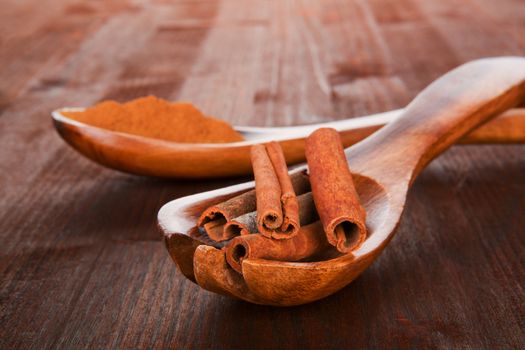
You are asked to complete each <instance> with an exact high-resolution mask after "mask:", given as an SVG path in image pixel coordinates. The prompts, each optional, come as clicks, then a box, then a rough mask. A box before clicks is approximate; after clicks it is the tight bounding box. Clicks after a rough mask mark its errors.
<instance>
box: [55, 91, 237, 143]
mask: <svg viewBox="0 0 525 350" xmlns="http://www.w3.org/2000/svg"><path fill="white" fill-rule="evenodd" d="M62 114H63V115H65V116H66V117H68V118H71V119H74V120H77V121H79V122H82V123H85V124H89V125H93V126H96V127H99V128H103V129H108V130H112V131H118V132H124V133H128V134H134V135H139V136H145V137H151V138H156V139H161V140H166V141H174V142H181V143H225V142H236V141H242V140H244V139H243V137H242V136H241V134H239V133H238V132H236V131H235V130H234V129H233V128H232V127H231V126H230V125H229V124H228V123H226V122H224V121H222V120H219V119H216V118H213V117H208V116H205V115H204V114H202V113H201V112H200V111H199V110H198V109H197V108H195V107H194V106H193V105H192V104H190V103H185V102H176V103H171V102H168V101H165V100H162V99H160V98H157V97H154V96H147V97H142V98H139V99H136V100H133V101H129V102H127V103H124V104H120V103H118V102H115V101H104V102H101V103H99V104H97V105H95V106H94V107H90V108H88V109H86V110H85V111H83V112H62Z"/></svg>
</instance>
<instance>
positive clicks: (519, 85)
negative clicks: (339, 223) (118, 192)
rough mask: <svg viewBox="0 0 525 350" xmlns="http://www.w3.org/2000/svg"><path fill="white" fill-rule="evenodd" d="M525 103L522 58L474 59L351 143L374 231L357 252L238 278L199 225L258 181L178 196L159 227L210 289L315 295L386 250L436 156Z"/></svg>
mask: <svg viewBox="0 0 525 350" xmlns="http://www.w3.org/2000/svg"><path fill="white" fill-rule="evenodd" d="M524 100H525V59H523V58H516V57H505V58H493V59H482V60H477V61H473V62H470V63H467V64H464V65H462V66H460V67H458V68H456V69H454V70H453V71H451V72H449V73H447V74H446V75H444V76H443V77H441V78H440V79H438V80H436V81H435V82H434V83H432V84H431V85H430V86H428V87H427V88H426V89H425V90H423V91H422V92H421V93H420V94H419V95H418V96H417V97H416V98H415V99H414V100H413V101H412V102H411V103H410V104H409V105H408V106H407V108H406V109H405V111H404V112H403V115H402V116H401V117H399V118H398V119H396V120H395V121H393V122H391V123H389V124H388V125H387V126H385V127H384V128H382V129H381V130H379V131H378V132H376V133H374V134H373V135H372V136H370V137H368V138H367V139H366V140H364V141H362V142H360V143H358V144H356V145H354V146H352V147H350V148H349V149H347V150H346V151H345V153H346V157H347V159H348V162H349V164H350V167H351V169H352V172H353V175H354V179H355V185H356V189H357V192H358V194H359V197H360V199H361V201H362V204H363V206H364V207H365V209H366V211H367V222H366V225H367V228H368V231H369V234H368V237H367V239H366V240H365V242H364V244H363V245H362V246H361V247H359V248H358V249H357V250H355V251H353V252H351V253H348V254H345V255H341V256H338V257H334V258H331V259H327V260H324V261H315V262H282V261H270V260H264V259H245V260H243V261H242V275H241V274H239V273H237V272H235V271H234V270H233V269H232V268H230V267H229V266H228V265H227V263H226V261H225V258H224V253H223V252H222V251H221V250H219V249H218V248H220V246H218V245H214V244H213V243H212V242H210V241H209V240H208V239H207V237H206V236H205V235H203V234H201V233H200V231H199V230H198V228H196V227H195V222H196V220H197V217H198V216H199V214H200V213H201V212H202V211H203V210H204V209H205V208H206V207H208V206H210V205H213V204H216V203H219V202H222V201H224V200H226V199H228V198H230V197H232V196H234V195H237V194H239V193H241V192H243V191H246V190H249V189H251V188H253V187H254V183H253V182H249V183H245V184H240V185H235V186H230V187H227V188H224V189H218V190H215V191H210V192H205V193H200V194H195V195H192V196H189V197H184V198H180V199H177V200H175V201H172V202H170V203H168V204H166V205H165V206H164V207H162V208H161V210H160V211H159V214H158V222H159V227H160V228H161V230H162V231H163V232H164V235H165V240H166V245H167V248H168V250H169V252H170V254H171V256H172V257H173V260H174V261H175V263H176V264H177V265H178V266H179V268H180V270H181V271H182V273H183V274H184V275H185V276H186V277H188V278H189V279H191V280H192V281H194V282H197V283H198V284H199V285H200V286H201V287H203V288H205V289H208V290H210V291H213V292H216V293H220V294H224V295H229V296H233V297H237V298H240V299H244V300H247V301H250V302H253V303H258V304H267V305H280V306H290V305H299V304H304V303H308V302H311V301H314V300H318V299H320V298H323V297H326V296H328V295H330V294H332V293H334V292H336V291H337V290H339V289H341V288H343V287H344V286H346V285H347V284H348V283H350V282H351V281H352V280H354V279H355V278H356V277H357V276H358V275H359V274H360V273H361V272H363V271H364V270H365V269H366V268H367V267H368V266H369V265H370V264H371V263H372V262H373V261H374V260H375V258H376V257H377V256H378V255H379V254H380V253H381V252H382V250H383V249H384V248H385V246H386V245H387V244H388V242H389V241H390V240H391V239H392V237H393V235H394V233H395V231H396V228H397V226H398V224H399V220H400V218H401V215H402V213H403V209H404V205H405V201H406V195H407V192H408V190H409V188H410V185H411V184H412V182H413V181H414V179H415V178H416V177H417V175H418V174H419V173H420V172H421V171H422V170H423V169H424V168H425V166H426V165H427V164H428V163H429V162H430V161H431V160H432V159H434V158H435V157H437V156H438V155H439V154H441V153H442V152H444V151H445V150H446V149H447V148H448V147H450V146H451V145H452V144H453V143H454V142H455V141H457V140H458V139H460V138H461V137H462V136H463V135H465V134H467V133H468V132H469V131H471V130H473V129H474V128H476V126H478V125H480V124H482V123H483V122H485V121H487V120H489V119H491V118H493V117H494V116H496V115H498V114H500V113H502V112H503V111H505V110H507V109H509V108H511V107H514V106H516V105H518V104H519V103H520V102H522V101H524ZM305 168H306V167H302V168H301V169H298V170H303V169H305Z"/></svg>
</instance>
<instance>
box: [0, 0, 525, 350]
mask: <svg viewBox="0 0 525 350" xmlns="http://www.w3.org/2000/svg"><path fill="white" fill-rule="evenodd" d="M252 4H253V3H252V2H250V1H237V0H228V1H209V2H208V1H199V2H190V1H185V2H177V3H171V2H166V1H160V0H159V1H152V2H131V1H129V2H128V1H127V0H120V1H99V2H94V1H93V2H79V1H58V0H46V1H39V2H37V1H35V0H27V1H14V0H7V1H4V2H3V3H2V6H1V7H0V16H1V17H2V23H3V25H2V26H1V27H0V38H1V41H0V43H1V46H2V50H0V63H1V67H2V69H1V70H0V75H1V77H2V79H0V110H1V113H2V114H1V117H0V169H1V171H0V186H1V189H2V196H1V199H0V208H1V211H0V215H1V216H2V220H1V221H0V226H1V228H0V235H1V236H0V237H1V242H0V250H1V264H0V269H1V270H0V271H1V286H0V293H1V298H0V303H1V305H0V320H1V322H2V327H0V347H1V348H8V349H10V348H39V349H42V348H68V349H71V348H88V347H89V348H106V347H111V348H117V347H119V348H145V347H157V348H180V349H184V348H241V347H246V346H248V345H251V346H252V347H253V348H261V349H268V348H333V349H340V348H359V349H365V348H452V349H461V348H473V349H480V348H486V349H494V348H503V349H516V348H518V349H519V348H523V347H525V334H524V329H525V326H524V321H523V314H525V307H524V305H523V299H524V298H525V294H524V292H523V290H524V289H525V288H524V287H525V286H524V282H523V281H524V280H525V270H524V266H525V264H524V261H525V255H524V254H525V249H524V248H525V246H524V244H525V243H524V239H523V232H524V231H523V227H525V221H524V215H523V213H524V212H525V186H524V176H523V174H524V172H525V148H524V147H523V146H521V145H505V146H494V145H491V146H464V147H463V146H462V147H452V148H451V149H450V150H448V151H446V152H445V153H444V154H443V155H441V156H440V157H439V158H437V159H436V160H435V161H433V162H432V163H430V164H429V166H428V167H427V168H426V169H425V170H424V171H423V172H422V173H421V174H420V175H419V177H418V178H417V180H416V181H415V182H414V184H413V187H412V189H411V190H410V191H409V193H408V198H407V202H406V208H405V213H404V215H403V218H402V220H401V222H400V225H399V231H398V232H397V234H396V236H395V237H394V238H393V239H392V241H391V242H390V243H389V245H388V247H387V248H386V249H385V250H384V252H383V253H382V254H381V256H380V257H379V258H378V259H377V260H376V261H375V262H374V263H373V264H372V265H371V266H370V267H369V268H368V269H367V270H366V271H365V272H364V273H363V274H362V275H361V276H360V277H359V278H357V279H356V280H355V281H354V282H352V284H350V285H349V286H348V287H346V288H344V289H342V290H341V291H340V292H338V293H336V294H334V295H333V296H331V297H329V298H326V299H323V300H321V301H319V302H315V303H312V304H308V305H305V306H300V307H294V308H286V309H281V308H273V307H262V306H254V305H251V304H248V303H245V302H242V301H236V300H233V299H231V298H227V297H222V296H218V295H216V294H213V293H209V292H206V291H203V290H201V289H200V288H199V287H198V286H196V285H195V284H193V283H192V282H190V281H188V280H187V279H186V278H184V277H183V275H182V274H180V273H179V272H178V271H177V269H176V268H175V267H174V266H173V263H172V261H171V258H170V257H169V256H168V254H167V253H166V249H165V248H164V245H163V242H162V239H161V235H160V234H159V232H158V231H157V228H156V214H157V211H158V210H159V208H160V207H161V206H162V205H163V204H165V203H166V202H168V201H170V200H173V199H176V198H179V197H182V196H186V195H190V194H193V193H197V192H201V191H205V190H212V189H215V188H219V187H224V186H227V185H230V184H234V183H238V182H242V181H247V180H249V179H248V178H242V179H231V180H223V181H164V180H155V179H148V178H143V177H136V176H130V175H125V174H122V173H118V172H115V171H111V170H108V169H105V168H103V167H100V166H98V165H96V164H94V163H93V162H90V161H88V160H86V159H84V158H82V157H79V155H78V154H77V153H76V152H75V151H73V150H72V149H71V148H69V147H68V146H66V145H65V144H64V142H63V141H62V140H61V139H60V138H59V137H58V136H57V135H56V132H55V131H54V129H53V126H52V125H51V122H50V118H49V113H50V112H51V111H52V110H55V109H57V108H60V107H62V106H88V105H91V104H93V103H95V102H97V101H99V100H101V99H104V98H115V99H118V100H120V101H124V100H128V99H132V98H136V97H139V96H142V95H145V94H156V95H158V96H160V97H163V98H167V99H172V100H176V99H183V100H190V101H192V102H193V103H195V104H196V105H198V106H199V107H201V108H202V109H203V110H204V111H205V112H206V113H209V114H212V115H217V116H221V117H224V118H226V119H228V120H229V121H230V122H231V123H233V124H236V125H259V126H275V125H294V124H296V125H297V124H305V123H313V122H314V123H315V122H322V121H329V120H335V119H344V118H347V117H352V116H360V115H368V114H373V113H378V112H382V111H385V110H391V109H396V108H401V107H404V106H405V105H406V104H407V103H408V102H409V101H410V100H411V99H412V98H413V97H414V96H415V95H416V94H417V93H418V92H419V91H420V90H421V89H422V88H424V87H425V86H426V85H428V83H430V82H431V81H432V80H434V79H435V78H437V77H438V76H440V75H442V74H444V73H445V72H446V71H448V70H449V69H451V68H453V67H454V66H457V65H458V64H460V63H463V62H466V61H469V60H472V59H475V58H479V57H486V56H495V55H498V56H500V55H525V41H524V39H523V31H524V30H525V25H524V23H525V3H523V2H522V1H518V0H504V1H494V0H480V1H475V2H474V1H468V2H463V1H462V2H459V1H453V0H443V1H430V0H423V1H408V0H401V1H386V0H374V1H360V0H352V1H335V0H328V1H294V2H292V1H266V2H261V3H260V4H259V5H258V6H253V5H252ZM36 8H38V10H35V9H36Z"/></svg>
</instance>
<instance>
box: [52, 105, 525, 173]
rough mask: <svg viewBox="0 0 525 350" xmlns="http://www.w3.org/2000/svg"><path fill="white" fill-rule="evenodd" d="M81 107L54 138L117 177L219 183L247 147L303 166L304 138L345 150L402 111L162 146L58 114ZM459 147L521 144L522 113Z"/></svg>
mask: <svg viewBox="0 0 525 350" xmlns="http://www.w3.org/2000/svg"><path fill="white" fill-rule="evenodd" d="M63 111H70V112H80V111H83V109H82V108H63V109H59V110H56V111H54V112H53V113H52V116H53V123H54V125H55V128H56V130H57V131H58V133H59V134H60V136H61V137H62V138H63V139H64V140H65V141H66V142H67V143H68V144H69V145H70V146H72V147H73V148H74V149H75V150H77V151H78V152H80V153H81V154H82V155H84V156H86V157H87V158H89V159H91V160H93V161H95V162H97V163H99V164H101V165H104V166H106V167H109V168H112V169H116V170H120V171H123V172H127V173H131V174H137V175H146V176H155V177H165V178H178V179H196V178H202V179H204V178H221V177H230V176H240V175H248V174H251V172H252V168H251V164H250V147H251V146H252V145H254V144H256V143H263V142H267V141H270V140H276V141H279V142H280V143H281V146H282V147H283V150H284V153H285V156H286V160H287V163H288V164H289V165H291V164H297V163H300V162H303V161H304V159H305V158H304V138H305V137H306V136H308V135H309V134H310V133H311V132H312V131H314V130H315V129H318V128H321V127H332V128H335V129H336V130H338V131H339V132H340V134H341V138H342V141H343V145H344V147H349V146H351V145H353V144H355V143H357V142H359V141H361V140H362V139H364V138H366V137H367V136H369V135H370V134H372V133H373V132H375V131H377V130H378V129H380V128H381V127H383V126H384V125H385V124H387V123H389V122H391V121H393V120H395V119H396V118H398V117H399V115H401V114H402V112H403V110H402V109H398V110H393V111H390V112H384V113H379V114H374V115H370V116H366V117H359V118H351V119H345V120H338V121H333V122H326V123H318V124H310V125H298V126H289V127H269V128H266V127H249V126H236V127H235V130H237V131H239V132H240V133H241V134H242V135H243V136H244V137H245V138H246V141H243V142H235V143H216V144H193V143H177V142H171V141H164V140H159V139H154V138H148V137H143V136H137V135H132V134H127V133H121V132H116V131H111V130H106V129H101V128H98V127H95V126H91V125H87V124H84V123H81V122H78V121H76V120H73V119H71V118H68V117H66V116H65V115H64V114H62V112H63ZM461 142H462V143H478V144H479V143H522V142H525V108H524V109H514V110H511V111H507V112H506V113H505V114H504V115H501V116H499V117H498V118H496V119H494V120H492V121H490V122H488V123H487V124H485V125H483V126H481V127H480V128H478V129H477V130H475V131H473V132H472V133H470V134H469V135H467V136H466V137H465V138H463V139H462V140H461Z"/></svg>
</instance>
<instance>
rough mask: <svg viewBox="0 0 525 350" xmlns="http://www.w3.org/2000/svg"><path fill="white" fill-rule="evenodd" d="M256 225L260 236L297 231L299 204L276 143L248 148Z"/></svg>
mask: <svg viewBox="0 0 525 350" xmlns="http://www.w3.org/2000/svg"><path fill="white" fill-rule="evenodd" d="M251 158H252V166H253V175H254V177H255V193H256V195H257V227H258V229H259V232H260V233H261V234H262V235H265V236H267V237H272V238H276V239H288V238H291V237H293V236H294V235H296V234H297V233H298V232H299V226H300V224H299V204H298V203H297V197H296V195H295V192H294V189H293V187H292V182H291V180H290V176H289V175H288V168H287V167H286V161H285V159H284V155H283V151H282V148H281V146H280V145H279V144H278V143H277V142H270V143H268V144H266V145H254V146H252V148H251Z"/></svg>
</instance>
